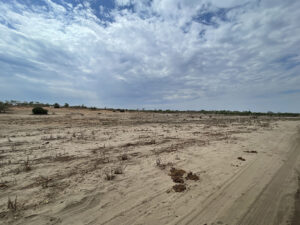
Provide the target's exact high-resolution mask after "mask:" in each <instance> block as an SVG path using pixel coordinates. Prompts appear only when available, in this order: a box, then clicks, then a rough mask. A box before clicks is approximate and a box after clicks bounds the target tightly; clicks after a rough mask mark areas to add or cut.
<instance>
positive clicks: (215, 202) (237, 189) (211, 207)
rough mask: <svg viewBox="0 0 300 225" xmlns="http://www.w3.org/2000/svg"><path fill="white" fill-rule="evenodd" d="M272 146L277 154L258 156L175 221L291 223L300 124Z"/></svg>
mask: <svg viewBox="0 0 300 225" xmlns="http://www.w3.org/2000/svg"><path fill="white" fill-rule="evenodd" d="M272 147H273V148H274V150H273V152H274V153H275V155H262V156H261V157H260V158H257V159H256V160H254V161H253V162H252V163H251V164H250V165H248V166H247V167H246V168H244V169H243V170H242V171H241V172H240V173H238V174H236V175H235V176H234V177H232V178H231V179H230V180H229V181H228V182H227V183H226V184H225V185H223V187H222V188H221V189H220V190H219V191H217V192H215V193H214V194H212V195H211V196H210V197H209V198H208V199H207V200H206V201H205V202H204V203H202V204H201V205H199V208H195V209H193V210H192V211H191V212H190V213H188V214H187V215H185V216H184V217H182V218H181V219H179V220H178V221H177V222H176V223H175V224H178V225H179V224H180V225H181V224H191V225H192V224H195V225H196V224H197V225H200V224H203V225H204V224H207V225H208V224H228V225H235V224H240V225H277V224H290V223H291V221H290V217H291V215H290V212H291V211H293V210H291V204H290V203H291V201H293V198H294V195H293V194H292V193H294V192H295V190H296V188H297V187H296V185H297V173H296V171H297V169H299V155H300V132H299V128H298V132H296V133H295V134H294V135H292V136H289V135H288V134H282V135H281V137H280V138H278V139H277V141H276V143H272ZM284 152H286V156H284ZM198 209H199V210H198ZM294 224H300V221H299V222H297V221H296V222H295V221H294Z"/></svg>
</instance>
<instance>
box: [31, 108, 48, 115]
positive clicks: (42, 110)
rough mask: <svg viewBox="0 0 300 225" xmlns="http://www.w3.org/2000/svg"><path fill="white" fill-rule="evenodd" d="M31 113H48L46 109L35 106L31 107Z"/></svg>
mask: <svg viewBox="0 0 300 225" xmlns="http://www.w3.org/2000/svg"><path fill="white" fill-rule="evenodd" d="M32 113H33V114H35V115H45V114H48V110H47V109H44V108H42V107H35V108H33V109H32Z"/></svg>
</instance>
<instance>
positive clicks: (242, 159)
mask: <svg viewBox="0 0 300 225" xmlns="http://www.w3.org/2000/svg"><path fill="white" fill-rule="evenodd" d="M237 159H238V160H241V161H246V159H244V158H243V157H238V158H237Z"/></svg>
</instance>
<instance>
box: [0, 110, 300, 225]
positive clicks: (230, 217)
mask: <svg viewBox="0 0 300 225" xmlns="http://www.w3.org/2000/svg"><path fill="white" fill-rule="evenodd" d="M49 111H50V113H49V115H46V116H36V115H31V109H30V108H14V109H13V111H12V112H11V113H8V114H0V172H1V173H0V176H1V178H0V224H20V225H21V224H22V225H23V224H32V225H43V224H49V225H50V224H72V225H77V224H99V225H100V224H107V225H117V224H122V225H138V224H139V225H142V224H147V225H156V224H159V225H160V224H180V225H181V224H195V225H204V224H207V225H212V224H215V225H216V224H228V225H235V224H241V225H250V224H251V225H276V224H285V225H287V224H293V225H295V224H299V221H297V216H298V219H299V215H297V212H298V213H299V208H298V209H297V207H298V206H297V204H298V203H299V201H295V196H298V197H299V191H298V194H297V193H296V192H297V189H298V172H299V169H300V163H299V161H300V160H299V159H300V158H299V154H300V153H299V152H300V132H299V125H300V120H297V119H292V118H290V119H289V118H284V119H283V118H281V119H278V118H268V117H258V118H253V117H240V116H217V115H211V116H209V115H201V114H188V113H174V114H173V113H172V114H167V113H148V112H124V113H121V112H111V111H100V110H95V111H91V110H88V109H49ZM297 171H298V172H297ZM190 172H191V173H190ZM175 182H177V183H175ZM174 185H176V186H175V187H174ZM173 187H174V188H173ZM176 191H178V192H176ZM180 191H181V192H180ZM297 202H298V203H297ZM295 206H296V207H295ZM297 210H298V211H297Z"/></svg>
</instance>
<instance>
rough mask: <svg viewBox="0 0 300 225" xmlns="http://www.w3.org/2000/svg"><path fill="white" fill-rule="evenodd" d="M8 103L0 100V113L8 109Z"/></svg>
mask: <svg viewBox="0 0 300 225" xmlns="http://www.w3.org/2000/svg"><path fill="white" fill-rule="evenodd" d="M8 107H9V105H8V104H7V103H4V102H0V113H5V112H6V110H7V109H8Z"/></svg>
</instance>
